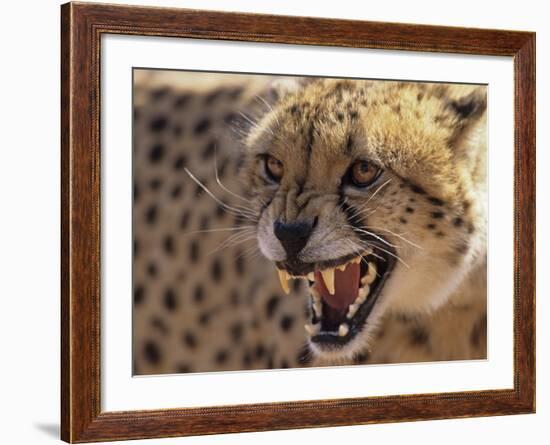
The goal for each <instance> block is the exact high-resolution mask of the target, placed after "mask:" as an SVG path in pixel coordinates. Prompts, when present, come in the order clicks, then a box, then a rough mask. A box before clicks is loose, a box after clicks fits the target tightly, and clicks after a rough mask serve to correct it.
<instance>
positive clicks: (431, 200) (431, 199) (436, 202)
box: [428, 196, 445, 206]
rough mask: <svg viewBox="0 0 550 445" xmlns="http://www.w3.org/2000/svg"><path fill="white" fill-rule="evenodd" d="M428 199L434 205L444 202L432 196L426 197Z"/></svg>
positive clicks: (440, 204)
mask: <svg viewBox="0 0 550 445" xmlns="http://www.w3.org/2000/svg"><path fill="white" fill-rule="evenodd" d="M428 201H430V202H431V203H432V204H433V205H434V206H442V205H444V204H445V202H443V201H442V200H441V199H439V198H434V197H433V196H429V197H428Z"/></svg>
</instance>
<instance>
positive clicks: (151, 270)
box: [147, 263, 158, 278]
mask: <svg viewBox="0 0 550 445" xmlns="http://www.w3.org/2000/svg"><path fill="white" fill-rule="evenodd" d="M157 274H158V269H157V266H156V264H155V263H149V265H148V266H147V275H149V276H150V277H151V278H155V277H156V276H157Z"/></svg>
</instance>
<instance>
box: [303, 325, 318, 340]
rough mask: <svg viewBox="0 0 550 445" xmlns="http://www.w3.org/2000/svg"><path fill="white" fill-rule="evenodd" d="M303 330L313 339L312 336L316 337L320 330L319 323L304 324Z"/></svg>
mask: <svg viewBox="0 0 550 445" xmlns="http://www.w3.org/2000/svg"><path fill="white" fill-rule="evenodd" d="M304 328H305V330H306V332H307V333H308V334H309V335H311V336H312V337H313V336H314V335H317V334H318V333H319V331H320V330H321V323H315V324H305V325H304Z"/></svg>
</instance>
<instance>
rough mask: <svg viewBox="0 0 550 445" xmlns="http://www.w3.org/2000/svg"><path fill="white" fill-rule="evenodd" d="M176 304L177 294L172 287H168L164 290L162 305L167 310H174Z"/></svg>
mask: <svg viewBox="0 0 550 445" xmlns="http://www.w3.org/2000/svg"><path fill="white" fill-rule="evenodd" d="M177 306H178V299H177V295H176V293H175V292H174V289H172V288H168V289H166V290H165V291H164V307H165V308H166V309H167V310H168V311H170V312H171V311H174V310H175V309H176V308H177Z"/></svg>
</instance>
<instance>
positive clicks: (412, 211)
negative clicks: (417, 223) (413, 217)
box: [405, 207, 414, 213]
mask: <svg viewBox="0 0 550 445" xmlns="http://www.w3.org/2000/svg"><path fill="white" fill-rule="evenodd" d="M405 212H407V213H414V209H413V208H412V207H405Z"/></svg>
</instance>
